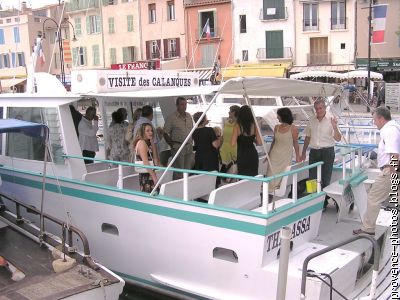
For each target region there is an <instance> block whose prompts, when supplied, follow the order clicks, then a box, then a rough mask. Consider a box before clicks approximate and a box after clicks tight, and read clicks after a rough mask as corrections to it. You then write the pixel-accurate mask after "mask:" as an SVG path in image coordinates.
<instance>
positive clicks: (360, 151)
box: [358, 148, 362, 170]
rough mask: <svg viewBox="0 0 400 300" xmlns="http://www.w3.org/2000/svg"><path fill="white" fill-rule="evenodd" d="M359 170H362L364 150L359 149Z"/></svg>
mask: <svg viewBox="0 0 400 300" xmlns="http://www.w3.org/2000/svg"><path fill="white" fill-rule="evenodd" d="M358 168H359V169H360V170H361V168H362V148H360V149H358Z"/></svg>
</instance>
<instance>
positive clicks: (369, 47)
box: [367, 0, 372, 112]
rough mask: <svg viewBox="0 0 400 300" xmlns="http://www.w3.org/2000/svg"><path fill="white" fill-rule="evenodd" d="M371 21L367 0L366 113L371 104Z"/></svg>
mask: <svg viewBox="0 0 400 300" xmlns="http://www.w3.org/2000/svg"><path fill="white" fill-rule="evenodd" d="M371 21H372V0H369V16H368V77H367V93H368V96H367V112H369V111H370V104H371V102H370V101H371V35H372V32H371V26H372V24H371Z"/></svg>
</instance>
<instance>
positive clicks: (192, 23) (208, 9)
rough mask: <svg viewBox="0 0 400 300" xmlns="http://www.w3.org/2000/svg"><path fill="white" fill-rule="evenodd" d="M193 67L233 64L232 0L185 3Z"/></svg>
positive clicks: (206, 0)
mask: <svg viewBox="0 0 400 300" xmlns="http://www.w3.org/2000/svg"><path fill="white" fill-rule="evenodd" d="M184 7H185V15H186V41H187V54H188V67H189V68H211V67H213V65H214V63H215V62H217V61H218V58H219V63H220V66H221V67H222V68H223V67H226V66H229V65H230V64H232V61H233V56H232V3H231V0H184Z"/></svg>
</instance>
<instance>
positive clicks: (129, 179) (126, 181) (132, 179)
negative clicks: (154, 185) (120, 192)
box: [117, 170, 173, 191]
mask: <svg viewBox="0 0 400 300" xmlns="http://www.w3.org/2000/svg"><path fill="white" fill-rule="evenodd" d="M163 172H164V170H156V175H157V178H161V175H162V173H163ZM172 174H173V172H172V171H168V172H167V174H165V176H164V178H163V179H162V180H161V184H163V183H166V182H170V181H172ZM117 187H120V188H122V189H129V190H137V191H139V190H140V185H139V173H135V174H131V175H128V176H125V177H123V178H122V185H121V184H120V182H119V180H118V182H117Z"/></svg>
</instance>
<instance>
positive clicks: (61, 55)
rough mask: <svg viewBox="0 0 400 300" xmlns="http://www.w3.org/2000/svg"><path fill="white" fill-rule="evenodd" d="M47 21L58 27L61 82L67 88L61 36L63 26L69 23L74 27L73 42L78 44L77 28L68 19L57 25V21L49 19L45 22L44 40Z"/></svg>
mask: <svg viewBox="0 0 400 300" xmlns="http://www.w3.org/2000/svg"><path fill="white" fill-rule="evenodd" d="M47 21H52V22H53V23H54V24H55V25H56V26H57V41H58V49H59V51H60V69H61V82H62V84H63V85H64V86H65V69H64V49H63V44H62V36H61V24H65V23H69V24H70V25H71V27H72V31H73V34H74V36H73V38H72V41H73V42H76V41H77V39H76V36H75V28H74V25H72V23H71V22H70V21H69V20H68V19H64V20H62V21H61V22H60V24H59V23H57V21H56V20H54V19H52V18H47V19H45V20H44V22H43V30H42V32H43V36H42V37H43V39H45V38H46V34H45V27H44V26H45V24H46V22H47Z"/></svg>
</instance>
